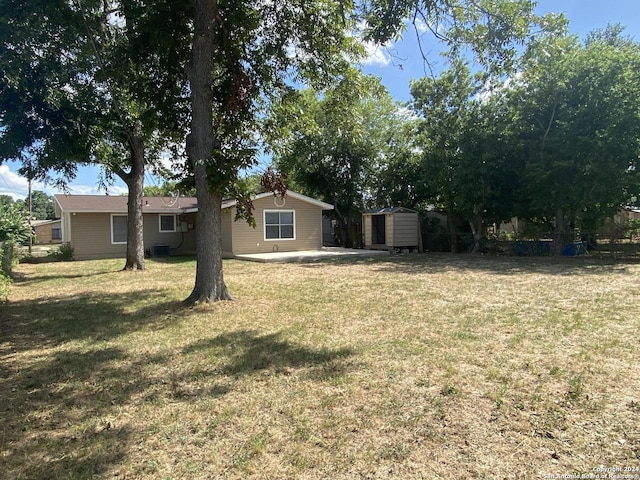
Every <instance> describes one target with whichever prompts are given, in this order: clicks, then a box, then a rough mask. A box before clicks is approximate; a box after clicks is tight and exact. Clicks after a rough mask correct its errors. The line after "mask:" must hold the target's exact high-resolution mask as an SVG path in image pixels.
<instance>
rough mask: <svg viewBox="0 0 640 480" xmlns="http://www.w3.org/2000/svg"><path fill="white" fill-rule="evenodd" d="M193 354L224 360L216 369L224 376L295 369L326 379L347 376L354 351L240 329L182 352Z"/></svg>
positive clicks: (280, 372)
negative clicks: (308, 343) (304, 344)
mask: <svg viewBox="0 0 640 480" xmlns="http://www.w3.org/2000/svg"><path fill="white" fill-rule="evenodd" d="M194 353H198V354H204V355H207V356H208V357H211V358H212V359H215V360H218V359H223V361H222V363H221V365H220V366H219V367H218V368H217V370H218V371H219V372H221V373H223V374H225V375H231V376H242V375H253V374H256V373H258V372H260V371H265V370H269V371H271V372H273V373H274V374H285V375H286V374H289V373H290V371H291V370H292V369H300V368H307V369H309V368H310V369H312V370H311V371H309V372H308V374H309V376H311V377H313V378H316V379H325V378H330V377H334V376H339V375H342V374H344V371H345V369H346V368H347V362H346V361H345V360H346V359H347V358H348V357H351V356H353V355H354V353H355V352H354V351H353V350H352V349H350V348H340V349H337V350H330V349H328V348H319V349H315V348H309V347H306V346H302V345H296V344H295V343H292V342H290V341H288V340H286V339H284V338H283V336H282V334H280V333H273V334H267V335H259V334H258V333H257V332H256V331H253V330H240V331H236V332H231V333H225V334H222V335H219V336H217V337H215V338H211V339H206V340H201V341H199V342H196V343H194V344H192V345H189V346H188V347H186V348H185V349H184V350H183V354H185V355H190V354H194Z"/></svg>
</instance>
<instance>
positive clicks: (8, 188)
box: [0, 165, 29, 200]
mask: <svg viewBox="0 0 640 480" xmlns="http://www.w3.org/2000/svg"><path fill="white" fill-rule="evenodd" d="M28 193H29V181H28V180H27V179H26V178H24V177H21V176H20V175H18V174H17V173H15V172H12V171H11V169H10V168H9V166H8V165H0V195H10V196H11V197H13V199H14V200H17V199H19V198H25V197H26V196H27V194H28Z"/></svg>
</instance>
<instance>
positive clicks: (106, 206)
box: [54, 191, 333, 215]
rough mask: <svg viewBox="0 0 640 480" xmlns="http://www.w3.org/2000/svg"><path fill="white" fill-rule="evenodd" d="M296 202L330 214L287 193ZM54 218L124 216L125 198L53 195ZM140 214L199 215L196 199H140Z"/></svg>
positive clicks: (324, 206)
mask: <svg viewBox="0 0 640 480" xmlns="http://www.w3.org/2000/svg"><path fill="white" fill-rule="evenodd" d="M269 196H273V193H271V192H267V193H261V194H260V195H256V196H255V197H253V200H259V199H261V198H266V197H269ZM287 197H290V198H295V199H296V200H301V201H303V202H307V203H310V204H312V205H316V206H318V207H320V208H322V209H323V210H333V205H330V204H328V203H325V202H321V201H320V200H316V199H315V198H311V197H307V196H306V195H302V194H300V193H296V192H291V191H288V192H287V195H286V196H285V199H284V201H285V202H286V198H287ZM54 200H55V204H56V214H57V215H61V214H62V212H67V213H127V197H126V196H111V195H64V194H58V195H54ZM236 204H237V201H236V200H224V201H223V202H222V208H223V209H225V208H230V207H233V206H235V205H236ZM142 210H143V212H144V213H177V214H180V213H192V212H197V211H198V200H197V198H195V197H177V198H176V197H143V199H142Z"/></svg>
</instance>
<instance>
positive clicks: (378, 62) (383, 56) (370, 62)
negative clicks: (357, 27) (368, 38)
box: [361, 41, 393, 67]
mask: <svg viewBox="0 0 640 480" xmlns="http://www.w3.org/2000/svg"><path fill="white" fill-rule="evenodd" d="M362 45H363V46H364V50H365V52H366V56H365V58H364V59H363V60H362V61H361V63H362V65H365V66H367V67H387V66H389V65H390V64H391V63H392V59H391V55H390V54H389V49H390V48H391V47H393V43H392V42H388V43H386V44H385V45H377V44H375V43H373V42H365V41H363V42H362Z"/></svg>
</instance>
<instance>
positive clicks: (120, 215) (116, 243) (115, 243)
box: [109, 213, 127, 245]
mask: <svg viewBox="0 0 640 480" xmlns="http://www.w3.org/2000/svg"><path fill="white" fill-rule="evenodd" d="M113 217H124V218H127V216H126V215H122V214H119V213H112V214H111V218H110V219H109V229H110V230H111V245H126V244H127V240H126V239H125V241H124V242H116V241H114V239H113Z"/></svg>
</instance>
